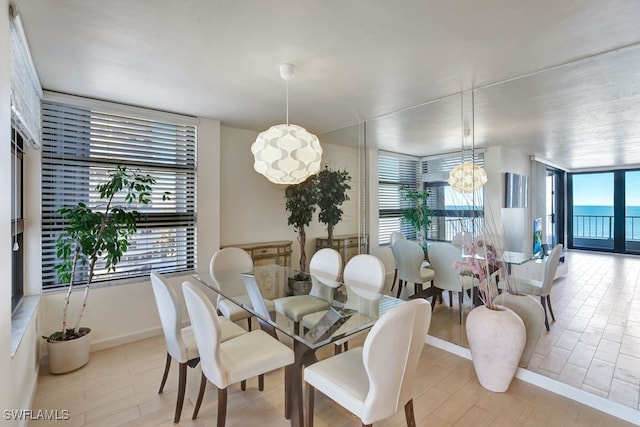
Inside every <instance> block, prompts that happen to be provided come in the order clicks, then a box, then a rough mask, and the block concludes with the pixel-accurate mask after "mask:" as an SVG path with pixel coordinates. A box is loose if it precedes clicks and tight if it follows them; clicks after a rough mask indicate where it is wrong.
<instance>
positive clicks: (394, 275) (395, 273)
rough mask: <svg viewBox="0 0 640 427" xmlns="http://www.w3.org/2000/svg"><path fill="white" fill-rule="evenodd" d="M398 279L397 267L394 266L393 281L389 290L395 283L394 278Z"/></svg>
mask: <svg viewBox="0 0 640 427" xmlns="http://www.w3.org/2000/svg"><path fill="white" fill-rule="evenodd" d="M397 279H398V269H397V268H396V269H395V270H394V271H393V281H392V282H391V292H393V287H394V286H395V285H396V280H397Z"/></svg>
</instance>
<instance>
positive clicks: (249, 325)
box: [247, 317, 251, 332]
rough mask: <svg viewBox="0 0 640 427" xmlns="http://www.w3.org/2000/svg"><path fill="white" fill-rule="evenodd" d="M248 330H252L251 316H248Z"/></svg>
mask: <svg viewBox="0 0 640 427" xmlns="http://www.w3.org/2000/svg"><path fill="white" fill-rule="evenodd" d="M247 330H248V331H249V332H251V317H247Z"/></svg>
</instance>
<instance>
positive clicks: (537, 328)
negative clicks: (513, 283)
mask: <svg viewBox="0 0 640 427" xmlns="http://www.w3.org/2000/svg"><path fill="white" fill-rule="evenodd" d="M494 302H495V303H496V304H499V305H502V306H504V307H507V308H508V309H510V310H512V311H514V312H515V313H516V314H517V315H518V316H520V318H521V319H522V321H523V322H524V327H525V329H526V330H527V340H526V342H525V345H524V350H523V351H522V356H521V357H520V363H519V364H518V366H519V367H521V368H526V367H527V366H529V361H530V360H531V356H533V353H534V351H535V349H536V346H537V345H538V340H539V339H540V336H541V335H542V332H543V331H544V308H542V304H540V302H539V301H538V300H536V299H535V298H534V297H532V296H531V295H524V294H511V293H509V292H503V293H501V294H500V295H498V296H497V297H496V299H495V300H494Z"/></svg>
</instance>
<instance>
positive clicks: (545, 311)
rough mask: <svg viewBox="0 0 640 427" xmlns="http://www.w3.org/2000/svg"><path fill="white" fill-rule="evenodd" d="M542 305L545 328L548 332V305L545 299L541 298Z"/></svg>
mask: <svg viewBox="0 0 640 427" xmlns="http://www.w3.org/2000/svg"><path fill="white" fill-rule="evenodd" d="M540 304H542V308H543V309H544V326H546V327H547V331H549V319H548V318H547V304H546V302H545V298H544V297H540Z"/></svg>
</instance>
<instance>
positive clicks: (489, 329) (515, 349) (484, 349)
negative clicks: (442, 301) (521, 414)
mask: <svg viewBox="0 0 640 427" xmlns="http://www.w3.org/2000/svg"><path fill="white" fill-rule="evenodd" d="M466 330H467V339H468V340H469V350H471V359H472V361H473V367H474V368H475V371H476V376H477V377H478V381H479V382H480V384H481V385H482V386H483V387H484V388H486V389H487V390H489V391H494V392H505V391H507V389H508V388H509V384H511V380H512V379H513V376H514V375H515V373H516V370H517V369H518V363H519V362H520V357H521V356H522V351H523V349H524V344H525V341H526V329H525V326H524V322H523V321H522V319H520V316H518V315H517V314H516V313H515V312H513V311H511V310H509V309H508V308H506V307H503V306H500V305H498V306H496V309H495V310H490V309H488V308H487V307H486V306H484V305H482V306H480V307H476V308H474V309H473V310H471V312H470V313H469V315H468V316H467V324H466Z"/></svg>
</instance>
